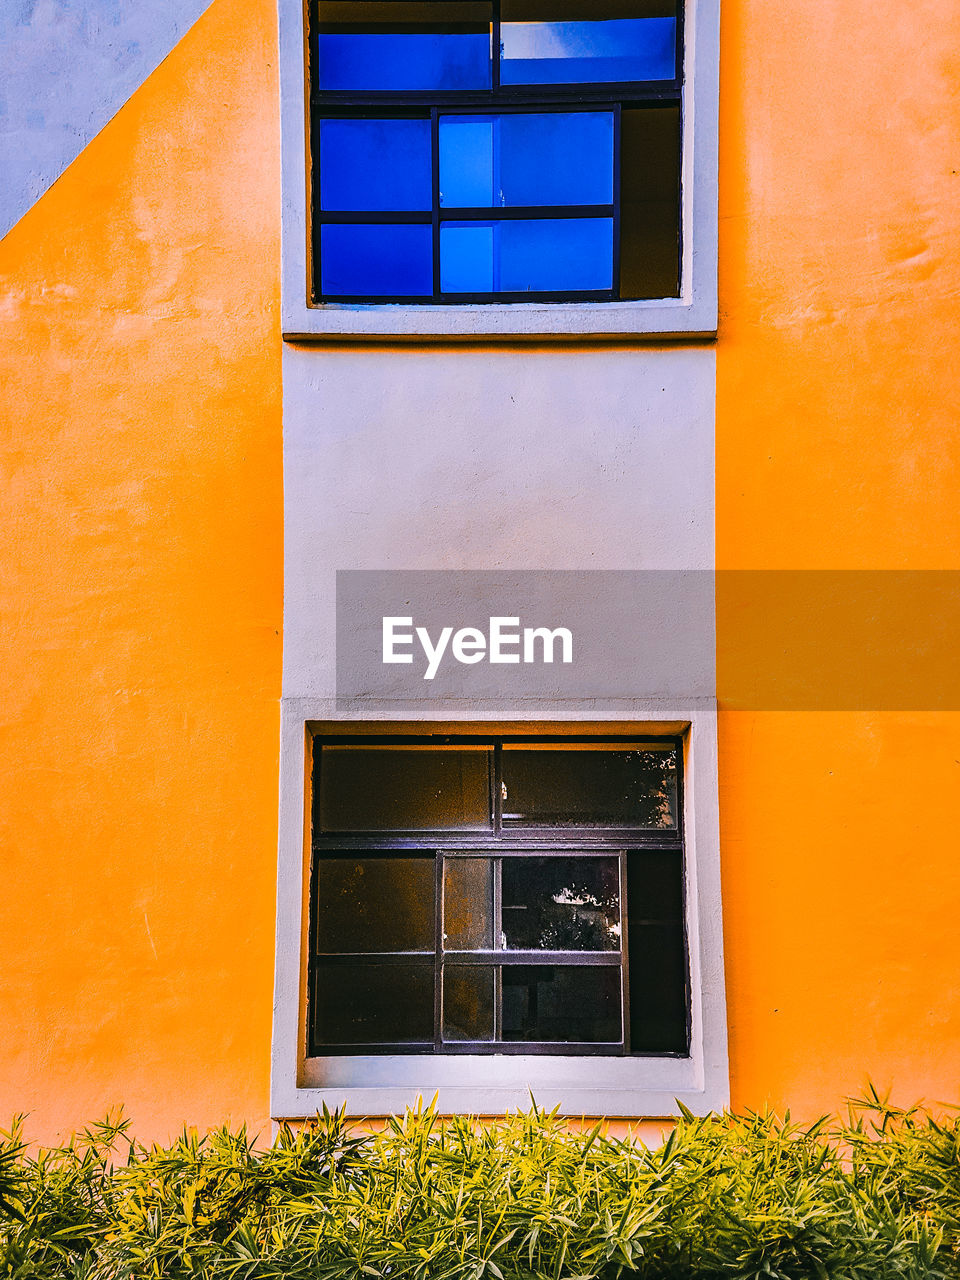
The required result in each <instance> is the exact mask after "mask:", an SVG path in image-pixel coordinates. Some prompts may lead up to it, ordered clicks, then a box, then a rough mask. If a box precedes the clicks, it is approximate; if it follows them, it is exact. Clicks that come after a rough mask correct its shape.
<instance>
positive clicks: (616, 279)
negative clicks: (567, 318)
mask: <svg viewBox="0 0 960 1280" xmlns="http://www.w3.org/2000/svg"><path fill="white" fill-rule="evenodd" d="M620 110H621V108H620V103H619V102H617V103H615V104H614V107H613V291H614V293H615V294H616V296H617V297H618V298H619V297H620V295H621V290H620Z"/></svg>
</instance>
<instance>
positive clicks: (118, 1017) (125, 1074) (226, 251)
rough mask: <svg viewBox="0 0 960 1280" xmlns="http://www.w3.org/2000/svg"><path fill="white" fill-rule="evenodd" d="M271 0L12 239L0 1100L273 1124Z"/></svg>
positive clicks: (73, 1117)
mask: <svg viewBox="0 0 960 1280" xmlns="http://www.w3.org/2000/svg"><path fill="white" fill-rule="evenodd" d="M278 128H279V124H278V108H277V66H276V20H275V14H274V4H273V0H250V3H248V4H245V5H244V6H243V20H242V21H241V22H238V21H237V10H236V6H235V5H233V4H231V3H229V2H228V0H216V3H214V5H213V7H212V9H210V10H209V11H208V13H207V15H206V16H205V17H204V18H202V19H201V20H200V22H199V23H198V24H197V26H196V27H195V28H194V29H193V30H192V31H191V32H190V33H189V34H188V35H187V36H186V37H185V38H184V40H183V41H182V42H181V43H180V44H179V45H178V46H177V47H176V48H175V49H174V51H173V53H172V54H171V56H170V57H169V59H168V60H167V61H166V62H165V63H163V64H162V65H161V67H160V68H159V70H158V71H157V72H156V73H155V74H154V75H153V76H152V77H151V78H150V79H149V80H148V81H147V83H146V84H145V85H144V86H143V88H142V89H141V90H140V91H139V92H138V93H137V94H136V95H135V96H134V97H133V99H132V100H131V101H130V102H129V103H128V104H127V105H126V106H125V107H123V108H122V110H121V111H120V112H119V114H118V115H117V116H116V118H115V119H114V120H113V121H112V122H111V123H110V124H109V125H108V126H107V127H106V129H104V131H103V132H102V133H101V134H100V135H99V136H98V137H97V138H96V139H95V140H94V141H93V143H92V144H91V145H90V146H89V147H88V148H87V149H86V150H85V151H84V152H83V153H82V155H81V156H80V157H79V159H78V160H77V161H76V163H75V164H73V165H72V166H71V167H70V168H69V169H68V170H67V171H66V173H65V174H64V175H63V177H62V178H61V179H60V180H59V181H58V182H57V183H56V184H55V185H54V186H53V187H52V189H51V190H50V191H49V192H48V193H47V195H45V196H44V197H43V198H42V199H41V200H40V201H39V203H38V204H37V205H36V206H35V207H34V208H33V209H32V210H31V211H30V212H29V213H28V214H27V215H26V217H25V218H24V219H23V220H22V222H20V223H19V225H18V226H16V227H15V228H14V230H13V231H12V232H11V233H10V234H9V235H8V236H7V237H6V238H5V239H4V240H3V241H2V242H0V385H2V403H3V412H4V413H5V415H6V416H5V420H4V421H3V424H2V444H0V474H2V486H3V494H4V520H3V524H2V534H0V537H2V539H3V544H4V545H3V549H2V553H0V559H2V564H3V571H2V576H0V616H2V619H3V628H4V637H3V641H2V652H3V677H2V694H0V734H2V737H0V847H2V850H3V855H2V857H3V875H2V881H0V883H2V891H0V939H2V944H0V953H2V961H0V1115H2V1116H6V1117H9V1115H11V1114H12V1113H13V1112H14V1111H15V1110H26V1111H29V1112H31V1113H32V1114H31V1119H30V1121H29V1131H30V1133H31V1134H32V1135H33V1136H36V1137H42V1138H50V1137H52V1136H53V1135H54V1134H56V1133H58V1132H62V1131H63V1130H64V1129H65V1128H66V1129H69V1128H70V1127H72V1126H75V1125H77V1124H80V1123H83V1122H85V1121H88V1120H90V1119H91V1118H93V1117H96V1116H98V1115H100V1114H102V1113H103V1111H104V1110H105V1108H106V1107H107V1106H109V1105H111V1104H114V1103H117V1102H120V1101H123V1102H125V1103H126V1105H127V1108H128V1110H129V1111H130V1113H131V1114H132V1116H133V1118H134V1121H135V1127H136V1130H137V1131H138V1132H139V1133H141V1134H143V1135H144V1136H145V1137H152V1136H161V1137H162V1136H164V1135H165V1134H166V1133H169V1132H171V1131H173V1130H175V1129H176V1128H177V1127H178V1126H179V1124H180V1123H181V1122H184V1121H185V1122H188V1123H191V1124H197V1125H201V1126H205V1125H211V1124H215V1123H219V1122H221V1121H222V1120H224V1119H228V1118H230V1119H233V1120H240V1119H244V1118H245V1119H248V1120H250V1121H251V1122H252V1123H253V1124H255V1125H262V1124H264V1123H265V1122H266V1118H267V1110H268V1103H267V1087H268V1074H269V1043H270V1009H271V990H272V977H273V922H274V892H275V860H276V825H277V819H276V803H277V800H276V776H277V742H278V735H279V713H278V698H279V693H280V653H281V635H280V632H281V617H282V600H281V587H282V572H281V561H282V505H281V504H282V491H281V432H280V335H279V260H280V257H279V255H280V246H279V207H280V190H279V141H278Z"/></svg>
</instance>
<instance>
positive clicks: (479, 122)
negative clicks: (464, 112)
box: [440, 111, 613, 209]
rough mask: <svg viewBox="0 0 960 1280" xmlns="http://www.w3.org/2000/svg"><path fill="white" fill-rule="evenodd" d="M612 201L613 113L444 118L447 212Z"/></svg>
mask: <svg viewBox="0 0 960 1280" xmlns="http://www.w3.org/2000/svg"><path fill="white" fill-rule="evenodd" d="M612 202H613V112H612V111H565V112H560V111H558V112H552V113H549V114H547V113H536V112H517V113H505V114H504V115H489V116H441V117H440V203H441V205H444V206H447V207H452V208H458V207H459V208H461V209H468V208H471V207H486V206H488V205H494V206H497V205H499V206H502V207H506V208H517V207H519V206H522V205H541V204H543V205H547V204H552V205H556V204H611V203H612Z"/></svg>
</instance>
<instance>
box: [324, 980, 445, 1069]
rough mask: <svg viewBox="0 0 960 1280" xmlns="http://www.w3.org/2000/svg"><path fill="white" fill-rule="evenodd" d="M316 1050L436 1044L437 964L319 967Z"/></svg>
mask: <svg viewBox="0 0 960 1280" xmlns="http://www.w3.org/2000/svg"><path fill="white" fill-rule="evenodd" d="M311 1021H312V1026H313V1045H314V1047H315V1048H322V1046H323V1045H330V1044H342V1045H347V1044H350V1045H375V1044H418V1043H423V1042H427V1043H432V1041H433V964H432V963H430V962H428V963H419V964H417V963H410V964H407V963H403V964H377V963H376V962H375V961H361V962H359V963H357V964H336V965H332V964H331V965H324V964H319V965H318V966H317V968H316V973H315V978H314V984H313V1005H312V1009H311Z"/></svg>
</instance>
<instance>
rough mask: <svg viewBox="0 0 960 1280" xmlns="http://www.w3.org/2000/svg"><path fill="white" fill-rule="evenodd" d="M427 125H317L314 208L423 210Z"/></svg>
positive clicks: (428, 195)
mask: <svg viewBox="0 0 960 1280" xmlns="http://www.w3.org/2000/svg"><path fill="white" fill-rule="evenodd" d="M430 146H431V143H430V121H429V120H322V121H321V122H320V208H321V209H336V210H381V209H403V210H411V211H412V210H416V209H429V208H430V207H431V205H432V202H433V194H432V190H433V188H432V177H431V160H430Z"/></svg>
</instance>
